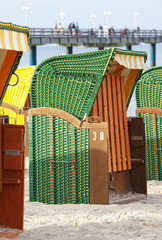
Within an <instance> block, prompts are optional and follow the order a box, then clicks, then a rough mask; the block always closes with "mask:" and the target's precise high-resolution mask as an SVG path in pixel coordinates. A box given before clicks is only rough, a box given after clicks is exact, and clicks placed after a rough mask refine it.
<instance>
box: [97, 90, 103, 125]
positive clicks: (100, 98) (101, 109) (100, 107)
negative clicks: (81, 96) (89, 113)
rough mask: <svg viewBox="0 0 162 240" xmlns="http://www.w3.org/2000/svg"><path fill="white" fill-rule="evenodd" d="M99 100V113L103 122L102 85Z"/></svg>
mask: <svg viewBox="0 0 162 240" xmlns="http://www.w3.org/2000/svg"><path fill="white" fill-rule="evenodd" d="M97 100H98V115H99V117H100V121H101V122H103V100H102V87H100V89H99V91H98V95H97Z"/></svg>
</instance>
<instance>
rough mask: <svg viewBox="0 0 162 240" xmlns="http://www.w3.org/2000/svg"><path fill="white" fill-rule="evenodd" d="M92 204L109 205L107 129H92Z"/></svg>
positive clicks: (90, 160) (90, 149)
mask: <svg viewBox="0 0 162 240" xmlns="http://www.w3.org/2000/svg"><path fill="white" fill-rule="evenodd" d="M89 137H90V146H89V147H90V148H89V151H90V153H89V154H90V156H89V165H90V166H89V169H90V170H89V174H90V204H108V203H109V192H108V185H109V183H108V171H107V168H108V161H107V156H108V155H107V143H108V130H107V129H102V128H101V129H95V128H94V129H90V130H89Z"/></svg>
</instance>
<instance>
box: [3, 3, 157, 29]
mask: <svg viewBox="0 0 162 240" xmlns="http://www.w3.org/2000/svg"><path fill="white" fill-rule="evenodd" d="M0 3H1V4H0V5H1V7H0V22H5V23H6V22H11V23H13V24H17V25H20V26H25V25H26V19H25V13H24V12H23V10H22V7H30V11H29V13H28V17H27V25H28V27H30V28H32V27H33V28H46V27H47V28H52V27H54V24H55V23H56V22H57V23H59V22H61V17H60V13H61V12H63V13H65V17H64V27H67V26H68V25H69V23H70V22H73V21H74V22H75V23H78V24H79V27H80V28H91V27H92V25H93V19H92V18H91V17H90V15H91V14H96V15H97V17H96V23H95V26H96V28H98V27H99V25H100V24H102V25H104V24H105V23H106V16H105V15H104V12H105V11H107V12H108V11H110V12H111V15H110V17H109V22H108V23H109V26H110V27H114V28H115V29H122V28H124V27H128V28H129V29H134V28H135V24H136V21H137V23H138V25H139V27H140V29H143V30H144V29H157V30H161V29H162V14H161V9H162V0H111V1H110V0H75V1H74V0H0ZM135 12H136V13H138V14H139V15H138V17H135V16H134V13H135Z"/></svg>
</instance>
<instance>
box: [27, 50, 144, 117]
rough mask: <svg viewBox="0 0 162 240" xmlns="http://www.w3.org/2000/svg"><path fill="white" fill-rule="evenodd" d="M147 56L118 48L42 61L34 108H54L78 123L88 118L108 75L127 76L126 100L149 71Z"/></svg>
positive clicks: (35, 79) (34, 86)
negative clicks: (85, 116)
mask: <svg viewBox="0 0 162 240" xmlns="http://www.w3.org/2000/svg"><path fill="white" fill-rule="evenodd" d="M146 56H147V54H146V53H145V52H132V51H124V50H119V49H116V48H110V49H105V50H101V51H95V52H89V53H82V54H73V55H62V56H56V57H52V58H49V59H47V60H45V61H43V62H42V63H41V64H39V66H38V67H37V68H36V70H35V72H34V75H33V79H32V84H31V107H32V108H33V107H44V106H46V107H53V108H57V109H62V110H64V111H66V112H68V113H71V114H73V115H74V116H76V117H78V118H79V119H83V117H84V115H85V114H87V115H89V113H90V111H91V108H92V106H93V103H94V101H95V98H96V96H97V93H98V91H99V88H100V85H101V83H102V81H103V79H104V78H105V76H106V75H107V74H113V75H121V76H124V81H125V88H126V100H127V103H128V102H129V101H130V98H131V94H132V91H133V89H134V85H135V83H136V81H137V80H138V78H139V76H140V74H141V72H142V69H144V68H146V66H145V61H146Z"/></svg>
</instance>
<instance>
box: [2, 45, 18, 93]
mask: <svg viewBox="0 0 162 240" xmlns="http://www.w3.org/2000/svg"><path fill="white" fill-rule="evenodd" d="M17 54H18V52H17V51H13V50H10V51H7V53H6V56H5V59H4V61H3V64H2V66H1V68H0V76H1V84H0V97H1V96H2V94H3V90H4V88H5V85H6V82H7V80H8V77H9V74H10V72H11V69H12V67H13V64H14V62H15V59H16V57H17Z"/></svg>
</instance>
